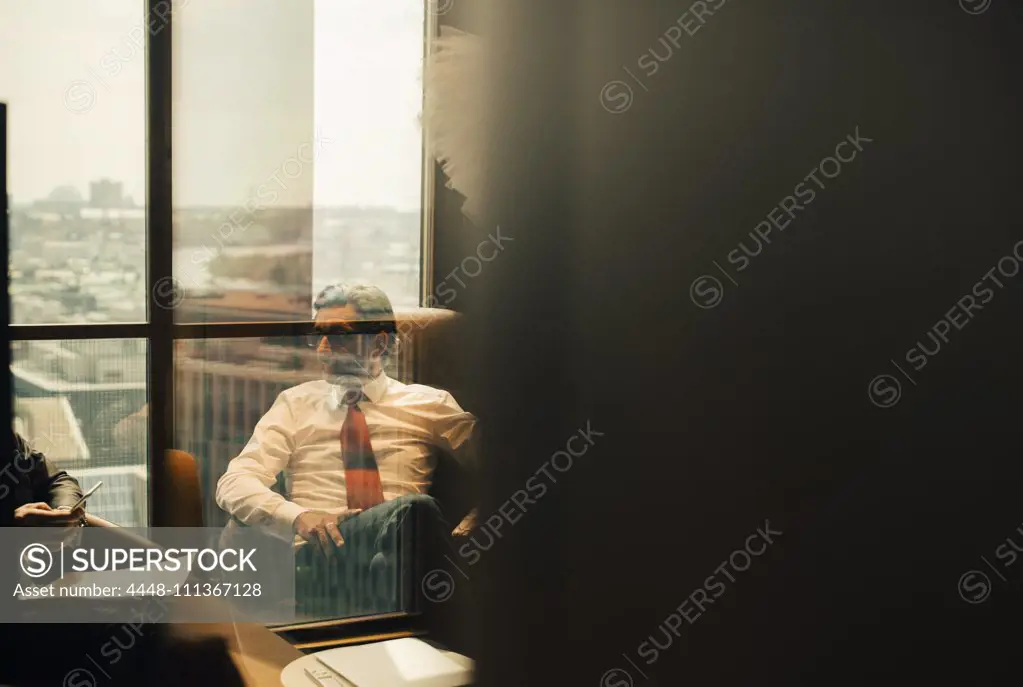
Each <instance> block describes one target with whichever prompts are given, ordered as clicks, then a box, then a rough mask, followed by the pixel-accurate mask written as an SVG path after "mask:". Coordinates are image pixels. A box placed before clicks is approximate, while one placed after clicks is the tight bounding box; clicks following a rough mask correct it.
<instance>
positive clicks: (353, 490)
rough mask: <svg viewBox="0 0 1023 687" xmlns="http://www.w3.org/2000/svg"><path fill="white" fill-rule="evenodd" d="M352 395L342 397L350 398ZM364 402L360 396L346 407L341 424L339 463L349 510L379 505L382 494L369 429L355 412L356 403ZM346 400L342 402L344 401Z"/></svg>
mask: <svg viewBox="0 0 1023 687" xmlns="http://www.w3.org/2000/svg"><path fill="white" fill-rule="evenodd" d="M352 395H354V394H346V396H352ZM364 398H365V396H364V395H362V394H361V393H360V394H358V395H355V399H354V400H351V402H350V403H349V404H348V412H347V414H346V415H345V421H344V422H343V423H341V461H342V462H343V463H344V466H345V488H346V489H347V491H348V507H349V508H361V509H364V510H365V509H367V508H372V507H373V506H375V505H377V504H378V503H383V500H384V490H383V487H382V486H381V484H380V470H379V468H378V467H377V459H376V456H375V455H373V446H372V444H370V441H369V425H367V424H366V415H365V414H364V413H363V412H362V409H361V408H359V401H361V400H363V399H364ZM348 400H350V399H349V398H346V401H348Z"/></svg>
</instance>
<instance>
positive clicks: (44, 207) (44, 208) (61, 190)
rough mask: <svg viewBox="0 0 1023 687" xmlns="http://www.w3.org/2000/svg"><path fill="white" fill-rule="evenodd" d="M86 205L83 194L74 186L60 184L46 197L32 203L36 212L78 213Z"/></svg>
mask: <svg viewBox="0 0 1023 687" xmlns="http://www.w3.org/2000/svg"><path fill="white" fill-rule="evenodd" d="M84 207H85V200H83V199H82V194H81V193H79V192H78V189H76V188H75V187H74V186H58V187H57V188H55V189H53V190H52V191H51V192H50V195H48V196H47V197H46V198H44V199H42V200H37V201H35V202H34V203H32V209H33V210H35V211H36V212H44V213H55V214H58V215H62V216H63V215H77V214H78V213H79V212H80V211H81V209H82V208H84Z"/></svg>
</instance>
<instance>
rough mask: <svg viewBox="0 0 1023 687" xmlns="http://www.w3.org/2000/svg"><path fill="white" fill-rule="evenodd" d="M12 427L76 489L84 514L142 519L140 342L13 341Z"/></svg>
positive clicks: (144, 455)
mask: <svg viewBox="0 0 1023 687" xmlns="http://www.w3.org/2000/svg"><path fill="white" fill-rule="evenodd" d="M11 381H12V384H13V390H12V391H13V395H14V429H15V431H16V432H17V433H18V434H20V435H21V436H22V437H24V438H25V439H26V440H28V442H29V443H30V445H31V446H32V448H33V449H35V450H37V451H41V452H42V453H43V454H44V456H45V457H46V460H47V462H49V463H52V465H53V466H54V468H56V469H60V470H65V471H67V472H68V474H70V475H71V476H72V477H74V478H75V479H76V480H77V481H78V482H79V484H80V485H81V486H82V488H83V490H87V489H89V488H90V487H92V486H93V485H94V484H95V483H96V482H98V481H102V482H103V486H102V488H100V489H99V491H97V492H96V493H95V494H93V495H92V496H91V497H89V501H88V511H89V512H90V513H92V514H94V515H98V516H99V517H101V518H104V519H106V520H109V521H111V522H113V523H115V524H117V525H121V526H123V527H144V526H146V525H147V524H148V496H147V489H148V486H147V482H148V479H147V475H148V473H147V464H148V436H149V433H148V425H147V422H146V415H145V408H146V405H145V404H146V342H145V340H143V339H104V340H62V341H15V342H13V343H12V345H11Z"/></svg>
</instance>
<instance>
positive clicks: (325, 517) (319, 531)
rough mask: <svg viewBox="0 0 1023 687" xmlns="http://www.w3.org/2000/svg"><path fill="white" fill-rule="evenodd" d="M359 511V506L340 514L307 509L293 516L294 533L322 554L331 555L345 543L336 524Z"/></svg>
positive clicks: (360, 510)
mask: <svg viewBox="0 0 1023 687" xmlns="http://www.w3.org/2000/svg"><path fill="white" fill-rule="evenodd" d="M361 512H362V509H361V508H357V509H348V510H345V511H343V512H342V513H341V514H340V515H338V514H335V513H327V512H325V511H322V510H308V511H306V512H304V513H302V514H301V515H299V516H298V517H297V518H295V525H294V527H295V534H297V535H298V536H300V537H302V538H303V539H305V540H306V541H307V542H309V545H310V546H312V547H313V549H315V550H316V551H319V552H320V553H321V554H322V555H323V556H327V557H332V556H333V555H334V552H335V551H336V550H337V549H339V548H341V547H342V546H344V545H345V540H344V537H342V536H341V530H340V529H339V528H338V525H339V524H340V523H342V522H343V521H345V520H347V519H348V518H350V517H352V516H354V515H358V514H359V513H361Z"/></svg>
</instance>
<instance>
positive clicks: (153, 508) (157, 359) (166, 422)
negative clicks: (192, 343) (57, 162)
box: [146, 0, 177, 527]
mask: <svg viewBox="0 0 1023 687" xmlns="http://www.w3.org/2000/svg"><path fill="white" fill-rule="evenodd" d="M165 7H166V2H164V0H146V17H147V21H146V26H150V22H149V21H148V19H149V18H151V17H159V18H160V21H159V22H157V23H156V26H158V27H159V30H158V31H157V30H152V31H149V32H148V41H149V49H148V50H147V51H146V142H147V148H146V171H147V174H146V267H147V269H146V289H147V291H146V302H147V310H148V316H149V346H148V349H149V370H148V374H149V411H150V412H149V495H150V499H149V523H150V525H153V526H157V527H160V526H165V525H166V524H167V522H168V521H167V514H168V511H169V508H168V505H169V503H170V499H172V498H173V494H171V493H170V490H169V489H168V488H167V487H168V486H169V485H167V484H166V483H165V480H166V474H165V470H164V469H163V467H164V460H165V455H166V451H167V449H169V448H171V447H172V443H173V441H174V398H173V393H174V337H173V325H174V311H173V309H172V308H173V306H174V305H175V304H176V302H177V300H176V298H177V294H175V293H173V291H172V287H173V285H174V281H173V276H172V274H171V273H172V270H173V248H174V235H173V221H172V220H173V194H172V186H171V184H172V173H171V131H172V128H171V116H172V109H173V98H172V83H173V82H172V79H171V71H172V66H171V33H172V31H173V23H174V22H173V15H171V14H168V13H167V12H166V11H165Z"/></svg>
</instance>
